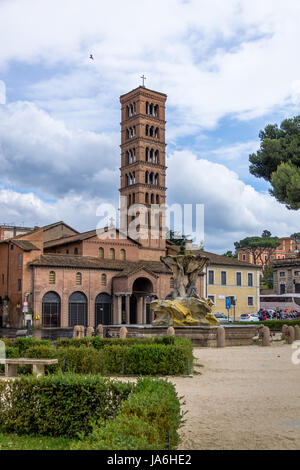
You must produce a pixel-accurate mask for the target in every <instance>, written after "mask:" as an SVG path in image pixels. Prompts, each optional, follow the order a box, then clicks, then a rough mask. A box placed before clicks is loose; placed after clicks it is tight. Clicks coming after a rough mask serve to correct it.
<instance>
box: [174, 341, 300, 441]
mask: <svg viewBox="0 0 300 470" xmlns="http://www.w3.org/2000/svg"><path fill="white" fill-rule="evenodd" d="M292 352H293V350H292V348H291V346H288V345H286V344H281V343H279V344H278V343H273V345H272V346H271V347H270V348H262V347H260V346H245V347H236V348H225V349H208V348H207V349H199V348H197V349H195V350H194V354H195V356H196V357H197V358H198V361H199V362H200V363H202V364H203V365H204V368H202V369H198V370H199V371H201V375H196V376H194V377H193V378H181V377H179V378H174V379H173V378H172V379H170V380H171V381H172V382H173V383H174V384H175V385H176V389H177V391H178V394H179V395H180V396H182V395H184V396H185V400H186V406H185V408H186V409H187V410H188V415H187V416H186V419H187V422H186V424H185V426H184V428H182V429H181V438H182V442H181V445H180V446H179V448H180V449H187V450H191V449H300V365H298V366H295V365H293V364H292V362H291V354H292Z"/></svg>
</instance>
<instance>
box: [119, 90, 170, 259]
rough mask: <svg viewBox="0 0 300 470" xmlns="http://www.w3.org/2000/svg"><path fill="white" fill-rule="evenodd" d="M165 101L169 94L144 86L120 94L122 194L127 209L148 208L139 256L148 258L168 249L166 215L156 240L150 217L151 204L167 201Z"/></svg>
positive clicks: (129, 220) (156, 256)
mask: <svg viewBox="0 0 300 470" xmlns="http://www.w3.org/2000/svg"><path fill="white" fill-rule="evenodd" d="M166 100H167V95H165V94H163V93H159V92H157V91H152V90H148V89H147V88H145V87H144V86H139V87H138V88H136V89H135V90H132V91H130V92H129V93H126V94H125V95H122V96H121V97H120V102H121V107H122V111H121V112H122V118H121V119H122V120H121V168H120V170H121V188H120V193H121V196H126V197H127V207H128V208H130V207H131V206H132V205H133V204H143V205H144V206H146V207H147V210H148V214H145V217H144V215H143V219H145V222H146V223H147V224H148V227H149V229H148V239H143V238H142V237H141V238H139V239H138V240H137V241H139V242H140V243H141V245H142V248H141V253H140V259H145V260H159V259H160V256H164V255H165V248H166V241H165V240H164V239H163V238H162V227H163V225H164V218H163V216H162V215H160V216H159V234H158V236H156V237H155V238H154V239H153V237H151V216H150V209H151V205H153V204H159V205H163V204H165V203H166V143H165V126H166V121H165V104H166ZM137 215H139V214H137ZM132 220H134V217H132V216H128V218H127V223H128V226H129V223H130V222H132ZM146 226H147V225H146ZM144 227H145V226H144ZM142 228H143V226H142ZM144 233H145V232H144Z"/></svg>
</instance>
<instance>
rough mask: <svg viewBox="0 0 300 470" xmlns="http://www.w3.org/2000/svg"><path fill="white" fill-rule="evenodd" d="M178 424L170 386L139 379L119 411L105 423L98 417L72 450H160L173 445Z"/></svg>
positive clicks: (177, 407) (179, 418)
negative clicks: (84, 438)
mask: <svg viewBox="0 0 300 470" xmlns="http://www.w3.org/2000/svg"><path fill="white" fill-rule="evenodd" d="M181 424H182V416H181V414H180V401H179V398H178V396H177V393H176V390H175V387H174V385H172V384H171V383H169V382H167V381H164V380H153V379H149V378H148V379H140V380H138V384H137V386H136V388H135V391H134V393H131V394H130V396H129V398H128V399H127V400H126V401H124V402H123V403H122V404H121V408H120V413H119V414H118V416H117V417H116V419H115V420H112V421H109V422H108V423H107V424H106V423H105V422H104V421H103V420H102V421H100V422H99V423H98V425H97V426H96V425H94V426H93V432H92V433H91V434H90V435H89V436H88V437H87V439H86V440H83V441H82V442H79V443H75V444H73V446H72V448H73V449H86V450H163V449H167V448H168V446H169V442H168V440H169V439H170V448H173V449H174V448H176V446H177V445H178V442H179V436H178V429H179V427H180V426H181Z"/></svg>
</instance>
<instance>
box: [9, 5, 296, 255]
mask: <svg viewBox="0 0 300 470" xmlns="http://www.w3.org/2000/svg"><path fill="white" fill-rule="evenodd" d="M299 21H300V2H299V0H285V2H282V1H281V0H263V1H261V0H240V1H238V0H226V1H224V0H163V1H161V0H152V1H151V2H150V1H148V0H147V1H146V0H130V1H129V2H124V1H122V0H110V1H109V2H107V1H104V0H26V2H25V1H24V0H0V169H1V170H0V223H3V222H6V223H15V224H23V223H24V224H25V225H29V226H32V225H37V224H47V223H51V222H54V221H56V220H64V221H65V222H67V223H69V224H70V225H73V226H74V227H75V228H77V229H79V230H88V229H91V228H94V227H95V226H96V225H97V223H98V219H99V217H97V216H96V208H97V207H98V205H99V204H100V203H102V202H106V203H107V202H109V203H112V204H114V205H117V204H118V197H119V196H118V188H119V166H120V149H119V143H120V104H119V96H120V95H121V94H123V93H126V92H127V91H129V90H131V89H133V88H136V87H137V86H139V85H140V84H141V80H140V76H141V75H142V74H143V73H144V74H145V75H146V76H147V82H146V86H148V87H149V88H151V89H155V90H158V91H161V92H164V93H166V94H167V95H168V103H167V121H168V122H167V142H168V147H167V150H168V155H167V165H168V178H167V186H168V203H170V204H172V203H176V202H177V203H181V204H188V203H198V204H200V203H202V204H204V205H205V248H206V249H208V250H211V251H216V252H218V253H223V252H224V251H226V250H227V249H233V242H234V241H236V240H239V239H241V238H243V237H245V236H248V235H256V234H261V232H262V230H264V229H269V230H270V231H271V232H272V233H273V234H274V235H279V236H283V235H290V234H291V233H293V232H295V231H297V232H298V231H299V230H300V220H299V212H292V211H288V210H287V209H286V208H285V207H284V206H282V205H280V204H278V203H277V202H276V201H275V200H274V199H273V198H272V197H271V196H270V195H269V194H268V189H269V185H268V184H267V183H266V182H264V181H263V180H259V179H256V178H254V177H252V176H251V175H250V174H249V170H248V167H249V163H248V157H249V154H250V153H252V152H255V151H256V150H257V149H258V148H259V138H258V134H259V131H260V129H262V128H264V127H265V125H266V124H268V123H275V122H277V123H280V122H281V120H282V119H284V118H286V117H293V116H295V115H297V114H300V61H299V43H300V28H299ZM91 53H92V54H93V55H94V58H95V60H94V61H92V60H90V59H89V55H90V54H91Z"/></svg>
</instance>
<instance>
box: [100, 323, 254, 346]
mask: <svg viewBox="0 0 300 470" xmlns="http://www.w3.org/2000/svg"><path fill="white" fill-rule="evenodd" d="M122 326H123V327H124V326H125V327H126V328H127V331H128V333H127V338H149V337H154V336H165V335H166V334H167V330H168V327H167V326H152V325H111V326H107V327H106V328H108V330H109V334H110V335H111V336H112V337H115V338H118V337H119V335H120V329H121V327H122ZM222 326H223V327H224V328H225V341H226V346H246V345H252V344H253V338H254V337H255V336H257V335H258V331H259V329H260V328H261V326H260V325H245V326H244V325H228V326H227V325H222ZM218 328H219V327H217V326H211V327H210V326H183V327H174V329H175V336H176V337H180V338H188V339H190V340H191V341H192V343H193V346H194V347H201V348H215V347H217V329H218Z"/></svg>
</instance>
